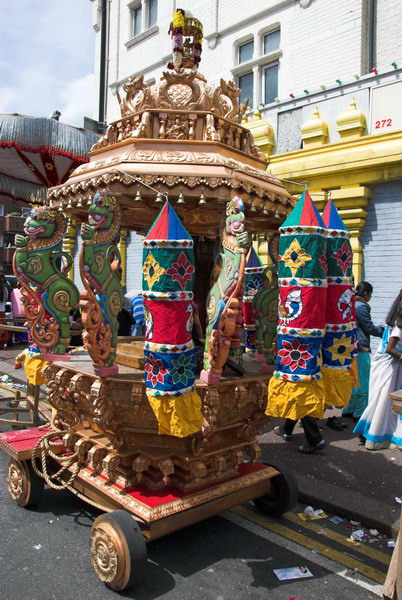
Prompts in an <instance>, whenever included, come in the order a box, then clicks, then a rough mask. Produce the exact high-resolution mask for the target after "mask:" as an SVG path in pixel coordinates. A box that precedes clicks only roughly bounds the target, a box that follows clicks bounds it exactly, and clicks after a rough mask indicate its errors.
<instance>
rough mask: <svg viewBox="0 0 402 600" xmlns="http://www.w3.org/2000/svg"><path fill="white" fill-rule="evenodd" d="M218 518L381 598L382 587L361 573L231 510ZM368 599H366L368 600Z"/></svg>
mask: <svg viewBox="0 0 402 600" xmlns="http://www.w3.org/2000/svg"><path fill="white" fill-rule="evenodd" d="M220 516H221V517H223V518H225V519H226V520H227V521H230V522H232V523H234V524H235V525H237V526H239V527H242V528H243V529H247V530H248V531H251V532H252V533H254V534H255V535H258V536H260V537H264V538H265V539H267V540H269V541H270V542H271V543H273V544H276V545H277V546H280V547H281V548H285V549H286V550H289V551H290V552H294V553H295V554H297V555H298V556H301V557H302V558H305V559H306V560H308V561H309V562H310V563H314V564H317V565H319V566H320V567H323V568H324V569H326V570H327V571H330V572H331V573H334V574H335V575H338V576H339V577H343V578H344V579H347V580H348V581H350V582H351V583H353V584H355V585H358V586H360V587H362V588H364V589H365V590H368V591H369V592H370V593H371V594H373V595H374V596H378V597H380V598H382V597H383V596H382V588H383V586H382V585H380V584H378V583H373V581H371V580H370V579H367V578H366V577H365V576H364V575H362V574H361V573H358V572H354V571H350V570H349V571H348V570H347V569H340V567H339V565H338V564H337V563H336V562H334V561H333V560H330V559H329V558H326V557H325V556H322V555H321V554H315V553H313V552H311V551H310V550H307V549H305V548H303V546H300V545H299V544H297V543H295V542H292V541H291V540H289V539H287V538H283V537H282V536H280V535H277V534H276V533H273V532H272V531H268V530H267V529H265V528H264V527H263V526H261V525H256V524H254V523H252V522H251V521H248V520H245V519H244V518H242V517H240V516H238V515H237V514H235V513H234V511H233V509H232V510H231V511H225V512H224V513H221V514H220ZM369 598H370V597H369ZM369 598H368V600H369Z"/></svg>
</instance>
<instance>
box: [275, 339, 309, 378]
mask: <svg viewBox="0 0 402 600" xmlns="http://www.w3.org/2000/svg"><path fill="white" fill-rule="evenodd" d="M308 346H309V345H308V344H300V342H299V340H293V342H288V341H287V340H283V342H282V348H281V349H280V350H279V351H278V356H280V357H281V358H282V365H284V366H287V367H289V369H290V370H291V371H292V373H293V371H295V370H296V369H297V367H301V368H302V369H305V368H306V367H307V361H308V360H309V359H310V358H313V356H312V354H310V352H308Z"/></svg>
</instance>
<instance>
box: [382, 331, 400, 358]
mask: <svg viewBox="0 0 402 600" xmlns="http://www.w3.org/2000/svg"><path fill="white" fill-rule="evenodd" d="M401 337H402V331H401V329H400V328H399V327H394V328H393V329H392V331H391V333H390V334H389V340H388V344H387V347H386V349H385V351H386V352H387V354H390V355H391V356H392V357H393V358H396V360H402V354H401V353H400V352H399V350H397V348H396V345H397V344H398V342H399V340H400V339H401Z"/></svg>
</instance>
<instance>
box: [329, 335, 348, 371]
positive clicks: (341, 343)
mask: <svg viewBox="0 0 402 600" xmlns="http://www.w3.org/2000/svg"><path fill="white" fill-rule="evenodd" d="M326 351H327V352H331V355H332V356H331V357H332V360H339V362H340V364H341V365H344V364H345V362H347V361H348V362H350V354H351V353H353V351H354V343H353V340H352V339H351V338H350V336H349V337H348V336H347V335H345V334H343V335H342V337H340V338H334V340H333V343H332V346H330V347H329V348H326Z"/></svg>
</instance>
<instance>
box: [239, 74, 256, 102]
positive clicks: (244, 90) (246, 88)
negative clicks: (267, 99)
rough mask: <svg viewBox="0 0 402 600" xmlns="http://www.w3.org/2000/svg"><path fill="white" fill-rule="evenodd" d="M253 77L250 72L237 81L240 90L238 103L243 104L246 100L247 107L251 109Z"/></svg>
mask: <svg viewBox="0 0 402 600" xmlns="http://www.w3.org/2000/svg"><path fill="white" fill-rule="evenodd" d="M253 77H254V74H253V72H252V71H251V73H245V74H244V75H240V76H239V79H238V85H239V88H240V90H241V94H240V102H242V103H243V104H244V103H245V102H246V101H247V100H248V105H249V106H251V107H253V106H254V90H253Z"/></svg>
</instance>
